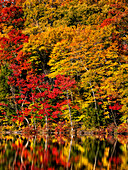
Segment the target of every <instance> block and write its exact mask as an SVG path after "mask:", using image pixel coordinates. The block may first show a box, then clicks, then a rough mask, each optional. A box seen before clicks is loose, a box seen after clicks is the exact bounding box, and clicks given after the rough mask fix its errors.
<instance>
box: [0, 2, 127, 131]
mask: <svg viewBox="0 0 128 170" xmlns="http://www.w3.org/2000/svg"><path fill="white" fill-rule="evenodd" d="M0 127H1V129H3V130H5V129H7V128H8V129H23V128H25V127H26V128H29V127H32V128H34V129H38V128H45V129H46V130H49V128H50V129H54V130H57V128H58V129H59V128H60V127H61V128H67V129H70V130H73V129H74V128H78V129H79V128H80V127H81V128H83V129H84V130H88V129H96V128H99V127H101V128H109V127H115V128H117V130H118V131H122V130H124V131H128V1H127V0H109V1H108V0H7V1H5V0H1V1H0ZM125 128H126V129H125Z"/></svg>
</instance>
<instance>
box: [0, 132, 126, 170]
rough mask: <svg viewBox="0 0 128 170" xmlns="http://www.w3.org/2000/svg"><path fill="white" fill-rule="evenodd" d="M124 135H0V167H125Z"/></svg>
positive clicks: (54, 169)
mask: <svg viewBox="0 0 128 170" xmlns="http://www.w3.org/2000/svg"><path fill="white" fill-rule="evenodd" d="M127 149H128V146H127V138H126V137H120V138H114V137H113V136H108V137H107V139H105V138H104V137H100V138H98V137H92V136H77V137H75V136H70V135H67V136H64V135H62V134H58V135H47V134H46V135H31V136H29V135H26V136H25V135H17V134H15V135H5V134H4V135H2V134H1V136H0V170H25V169H26V170H128V150H127Z"/></svg>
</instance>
